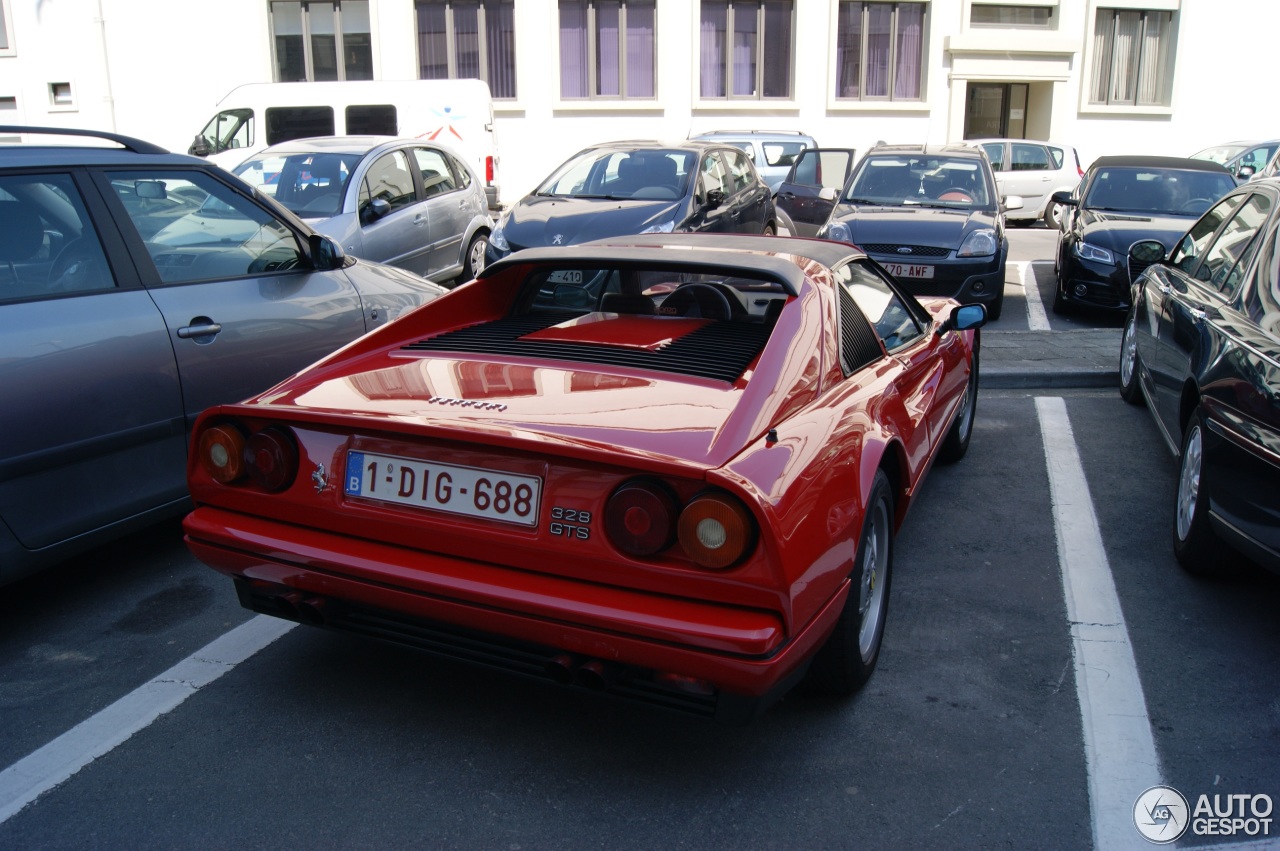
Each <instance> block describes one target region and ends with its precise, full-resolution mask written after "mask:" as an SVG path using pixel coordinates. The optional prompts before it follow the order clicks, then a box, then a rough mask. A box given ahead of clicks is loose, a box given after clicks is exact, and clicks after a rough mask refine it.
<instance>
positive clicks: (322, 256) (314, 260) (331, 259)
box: [307, 233, 347, 272]
mask: <svg viewBox="0 0 1280 851" xmlns="http://www.w3.org/2000/svg"><path fill="white" fill-rule="evenodd" d="M307 244H308V246H309V247H310V248H311V265H312V266H314V267H315V269H316V271H317V272H331V271H333V270H334V269H341V268H342V267H343V266H345V265H346V264H347V254H346V252H345V251H343V250H342V246H341V245H339V244H338V243H337V240H335V239H333V237H329V236H324V235H323V234H319V233H313V234H311V236H309V237H308V238H307Z"/></svg>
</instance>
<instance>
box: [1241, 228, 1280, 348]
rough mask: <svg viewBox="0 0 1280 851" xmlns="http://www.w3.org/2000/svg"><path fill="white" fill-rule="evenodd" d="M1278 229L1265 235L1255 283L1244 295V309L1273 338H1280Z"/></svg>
mask: <svg viewBox="0 0 1280 851" xmlns="http://www.w3.org/2000/svg"><path fill="white" fill-rule="evenodd" d="M1278 233H1280V231H1277V230H1276V229H1275V228H1272V229H1271V230H1270V232H1269V233H1268V234H1267V236H1266V247H1265V248H1264V249H1263V251H1262V254H1261V255H1260V256H1259V258H1258V263H1257V264H1256V265H1255V267H1254V270H1255V271H1254V273H1253V274H1254V277H1253V281H1252V285H1251V286H1250V287H1249V289H1248V291H1247V292H1246V294H1245V299H1244V309H1245V312H1246V313H1248V314H1249V317H1250V318H1251V319H1253V321H1254V322H1255V323H1257V325H1258V327H1259V328H1261V329H1262V330H1263V331H1264V332H1265V333H1267V334H1269V335H1271V337H1272V339H1274V340H1277V341H1280V245H1278V244H1277V234H1278Z"/></svg>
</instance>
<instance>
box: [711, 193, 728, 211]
mask: <svg viewBox="0 0 1280 851" xmlns="http://www.w3.org/2000/svg"><path fill="white" fill-rule="evenodd" d="M723 203H724V190H723V189H712V190H710V191H709V192H707V209H708V210H714V209H715V208H716V207H719V206H720V205H721V204H723Z"/></svg>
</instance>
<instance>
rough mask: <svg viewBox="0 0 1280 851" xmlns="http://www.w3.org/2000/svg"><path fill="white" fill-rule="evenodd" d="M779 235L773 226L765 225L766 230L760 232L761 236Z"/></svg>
mask: <svg viewBox="0 0 1280 851" xmlns="http://www.w3.org/2000/svg"><path fill="white" fill-rule="evenodd" d="M777 233H778V232H777V230H776V229H775V228H774V226H773V225H765V226H764V230H762V231H760V235H761V236H776V235H777Z"/></svg>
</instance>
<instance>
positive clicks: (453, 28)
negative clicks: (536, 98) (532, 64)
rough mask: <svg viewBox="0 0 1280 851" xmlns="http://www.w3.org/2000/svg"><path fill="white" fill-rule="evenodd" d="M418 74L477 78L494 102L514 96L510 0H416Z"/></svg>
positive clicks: (434, 77) (427, 77) (425, 77)
mask: <svg viewBox="0 0 1280 851" xmlns="http://www.w3.org/2000/svg"><path fill="white" fill-rule="evenodd" d="M415 7H416V9H417V12H418V76H419V77H420V78H421V79H423V80H459V79H473V78H474V79H480V80H484V81H485V82H486V83H488V84H489V91H490V92H491V93H492V94H493V96H494V97H495V98H506V99H512V98H514V97H515V96H516V25H515V4H514V3H513V2H512V0H479V2H466V0H461V2H453V0H418V2H417V3H416V4H415Z"/></svg>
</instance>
